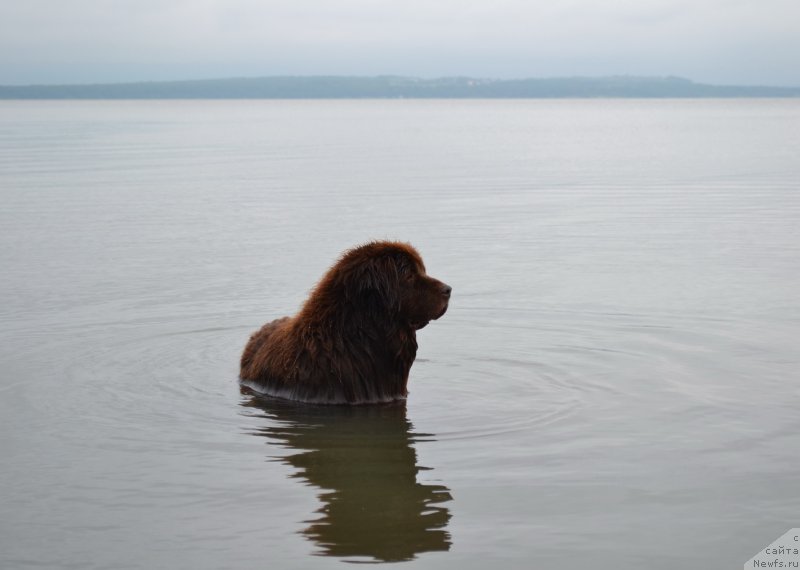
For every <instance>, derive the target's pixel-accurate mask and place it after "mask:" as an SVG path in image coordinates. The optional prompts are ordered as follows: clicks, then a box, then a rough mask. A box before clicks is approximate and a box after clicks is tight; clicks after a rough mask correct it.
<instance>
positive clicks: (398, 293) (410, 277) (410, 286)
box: [240, 241, 450, 404]
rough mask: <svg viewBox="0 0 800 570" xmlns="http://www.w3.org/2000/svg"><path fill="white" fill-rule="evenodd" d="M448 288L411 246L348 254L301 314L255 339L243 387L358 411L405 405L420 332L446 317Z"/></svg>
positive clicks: (369, 247)
mask: <svg viewBox="0 0 800 570" xmlns="http://www.w3.org/2000/svg"><path fill="white" fill-rule="evenodd" d="M449 299H450V287H449V286H447V285H445V284H444V283H442V282H441V281H439V280H437V279H434V278H432V277H429V276H428V275H426V273H425V265H424V264H423V263H422V258H420V256H419V253H417V251H416V250H415V249H414V248H413V247H411V246H410V245H408V244H404V243H398V242H386V241H381V242H372V243H368V244H366V245H363V246H360V247H356V248H354V249H351V250H350V251H347V252H345V254H344V255H343V256H342V257H341V258H340V259H339V261H338V262H337V263H336V264H335V265H334V266H333V267H332V268H331V269H330V270H329V271H328V272H327V273H326V274H325V276H324V277H323V278H322V279H321V280H320V282H319V283H318V284H317V286H316V288H315V289H314V290H313V291H312V292H311V295H310V296H309V298H308V300H306V302H305V304H304V305H303V307H302V308H301V309H300V312H299V313H298V314H297V315H295V316H294V317H283V318H282V319H277V320H275V321H272V322H270V323H267V324H266V325H264V326H263V327H262V328H261V329H260V330H259V331H257V332H256V333H254V334H253V335H252V336H251V337H250V341H249V342H248V343H247V346H246V347H245V349H244V353H243V354H242V361H241V371H240V379H241V382H242V384H243V385H246V386H248V387H250V388H252V389H254V390H256V391H258V392H261V393H265V394H269V395H272V396H278V397H281V398H287V399H291V400H300V401H305V402H316V403H329V404H344V403H348V404H360V403H371V402H388V401H392V400H398V399H402V398H405V397H406V394H407V393H408V391H407V387H406V386H407V383H408V372H409V370H410V369H411V365H412V364H413V362H414V358H415V357H416V354H417V337H416V330H417V329H420V328H422V327H424V326H425V325H427V324H428V322H430V321H431V320H434V319H438V318H439V317H441V316H442V315H443V314H444V312H445V311H446V310H447V305H448V301H449Z"/></svg>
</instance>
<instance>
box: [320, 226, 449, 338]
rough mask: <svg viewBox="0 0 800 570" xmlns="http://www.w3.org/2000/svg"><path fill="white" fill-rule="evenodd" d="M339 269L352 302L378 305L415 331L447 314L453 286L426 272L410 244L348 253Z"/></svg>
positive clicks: (372, 246) (376, 245)
mask: <svg viewBox="0 0 800 570" xmlns="http://www.w3.org/2000/svg"><path fill="white" fill-rule="evenodd" d="M338 266H344V267H345V268H346V271H345V275H344V276H343V277H344V286H345V288H346V289H348V290H349V291H350V292H351V294H350V295H348V297H350V298H351V300H352V301H353V302H356V303H359V302H363V303H365V306H371V305H375V304H377V305H378V306H379V307H380V308H381V309H385V310H387V311H388V312H389V314H390V315H391V316H392V317H393V318H397V319H399V320H400V321H401V322H403V323H404V324H408V325H409V326H411V327H412V328H414V329H421V328H422V327H424V326H425V325H427V324H428V323H429V322H430V321H432V320H436V319H438V318H439V317H441V316H442V315H444V313H445V311H447V306H448V303H449V301H450V292H451V288H450V286H449V285H447V284H445V283H442V282H441V281H439V280H438V279H434V278H433V277H431V276H429V275H428V274H427V273H426V271H425V264H424V263H423V262H422V258H421V257H420V255H419V253H418V252H417V250H415V249H414V248H413V247H412V246H411V245H409V244H405V243H398V242H388V241H380V242H372V243H369V244H366V245H363V246H360V247H357V248H354V249H351V250H350V251H348V252H347V253H345V255H344V256H343V257H342V259H341V261H340V262H339V264H338ZM335 270H336V266H335V267H334V271H335ZM352 292H356V295H355V296H354V295H352Z"/></svg>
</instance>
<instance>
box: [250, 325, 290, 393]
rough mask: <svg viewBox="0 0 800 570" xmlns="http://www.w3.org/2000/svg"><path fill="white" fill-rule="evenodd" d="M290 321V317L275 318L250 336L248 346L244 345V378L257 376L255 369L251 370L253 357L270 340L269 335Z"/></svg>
mask: <svg viewBox="0 0 800 570" xmlns="http://www.w3.org/2000/svg"><path fill="white" fill-rule="evenodd" d="M288 321H289V317H282V318H280V319H275V320H274V321H271V322H269V323H267V324H265V325H264V326H263V327H261V328H260V329H258V330H257V331H256V332H254V333H253V334H252V335H251V336H250V340H249V341H248V342H247V346H245V347H244V352H242V361H241V363H240V365H241V377H242V378H253V377H254V376H255V374H254V373H253V371H251V370H250V365H251V364H252V363H253V358H254V357H255V355H256V353H257V352H258V350H259V348H261V347H262V346H263V345H264V344H265V343H266V342H267V341H268V340H269V337H270V336H272V334H273V333H274V332H275V331H276V330H278V328H280V327H281V326H282V325H284V324H285V323H286V322H288Z"/></svg>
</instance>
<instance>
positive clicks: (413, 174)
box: [0, 100, 800, 569]
mask: <svg viewBox="0 0 800 570" xmlns="http://www.w3.org/2000/svg"><path fill="white" fill-rule="evenodd" d="M798 148H800V102H798V101H796V100H784V101H774V100H769V101H768V100H727V101H705V100H704V101H602V100H598V101H337V102H324V101H305V102H304V101H296V102H281V101H259V102H257V101H236V102H230V101H215V102H203V101H192V102H175V101H172V102H124V101H123V102H3V103H2V104H0V196H2V208H0V228H1V229H0V246H1V247H0V267H2V268H3V269H2V273H3V277H2V279H1V280H0V362H2V373H0V434H2V435H0V456H1V457H2V463H0V481H1V482H2V485H1V486H0V512H2V517H0V567H2V568H15V569H17V568H20V569H25V568H40V567H44V568H80V569H89V568H98V569H99V568H103V569H106V568H137V569H138V568H192V569H198V568H201V569H202V568H208V569H212V568H262V567H263V568H298V569H300V568H303V569H306V568H310V569H314V568H328V567H340V564H341V561H343V560H344V561H406V562H405V563H404V567H409V568H411V567H418V568H476V569H478V568H480V569H483V568H486V567H487V565H489V564H496V565H498V567H503V568H532V567H535V568H545V569H547V568H569V569H573V568H574V569H577V568H603V569H605V568H609V569H611V568H614V569H628V568H630V569H633V568H653V569H674V568H698V569H699V568H720V569H722V568H726V569H727V568H738V567H739V565H740V564H743V563H744V561H745V560H747V559H748V558H750V557H751V556H753V554H755V552H756V551H758V550H759V549H761V548H762V547H764V546H765V545H766V544H768V543H769V542H771V541H772V540H773V539H775V538H776V537H778V536H780V535H781V534H783V533H784V532H785V531H786V530H787V529H788V528H791V527H793V526H794V527H796V526H798V522H800V521H798V516H800V515H799V514H798V513H800V493H799V492H798V480H797V473H798V470H799V469H800V453H798V452H799V451H800V414H798V409H800V378H798V370H799V369H800V355H799V353H798V350H797V339H798V338H800V308H798V303H797V300H798V295H797V291H798V285H800V263H798V260H799V259H800V194H799V193H798V192H799V191H800V161H798V160H797V149H798ZM373 238H395V239H402V240H408V241H411V242H412V243H413V244H414V245H416V246H417V248H418V249H419V250H420V251H421V253H422V255H423V257H424V259H425V262H426V265H427V266H428V269H429V272H430V273H431V274H432V275H433V276H435V277H437V278H440V279H442V280H444V281H446V282H447V283H449V284H450V285H452V286H453V288H454V294H453V299H452V302H451V305H450V310H449V311H448V313H447V314H446V315H445V316H444V317H443V318H442V319H441V320H439V321H436V322H434V323H432V324H431V325H430V326H428V327H427V328H426V329H424V330H422V331H420V333H419V335H418V336H419V343H420V349H419V353H418V358H417V362H416V363H415V364H414V366H413V368H412V370H411V379H410V384H409V387H410V390H411V394H410V397H409V399H408V402H407V404H406V405H405V406H395V407H384V408H358V409H349V408H345V409H342V408H317V407H308V406H296V405H291V404H286V403H276V402H258V401H254V400H253V399H252V398H250V397H249V396H247V395H245V394H241V393H240V392H239V389H238V387H237V383H236V375H237V365H238V357H239V354H240V351H241V349H242V348H243V346H244V343H245V342H246V339H247V337H248V335H249V334H250V332H252V331H253V330H255V329H256V328H258V327H259V326H260V325H261V324H263V323H264V322H266V321H267V320H270V319H272V318H275V317H278V316H282V315H285V314H290V313H293V312H294V311H295V310H296V309H297V307H298V306H299V304H300V303H301V302H302V300H303V299H304V298H305V295H306V294H307V293H308V291H309V289H310V288H311V287H312V286H313V284H314V282H315V281H316V279H318V278H319V277H320V276H321V274H322V273H323V272H324V271H325V269H326V268H327V267H328V266H329V264H330V263H331V262H332V261H333V260H334V259H335V258H336V256H337V255H338V254H339V253H340V252H341V251H342V250H343V249H345V248H347V247H350V246H352V245H355V244H357V243H360V242H363V241H365V240H369V239H373Z"/></svg>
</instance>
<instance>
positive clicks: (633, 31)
mask: <svg viewBox="0 0 800 570" xmlns="http://www.w3.org/2000/svg"><path fill="white" fill-rule="evenodd" d="M268 75H406V76H416V77H441V76H472V77H481V78H520V77H563V76H576V75H582V76H605V75H647V76H667V75H675V76H680V77H686V78H689V79H693V80H695V81H698V82H704V83H716V84H733V85H756V84H758V85H787V86H800V0H669V1H667V0H546V1H544V0H538V1H537V0H283V1H280V2H278V1H274V0H0V85H20V84H33V83H102V82H121V81H148V80H150V81H152V80H169V79H202V78H216V77H256V76H268Z"/></svg>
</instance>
